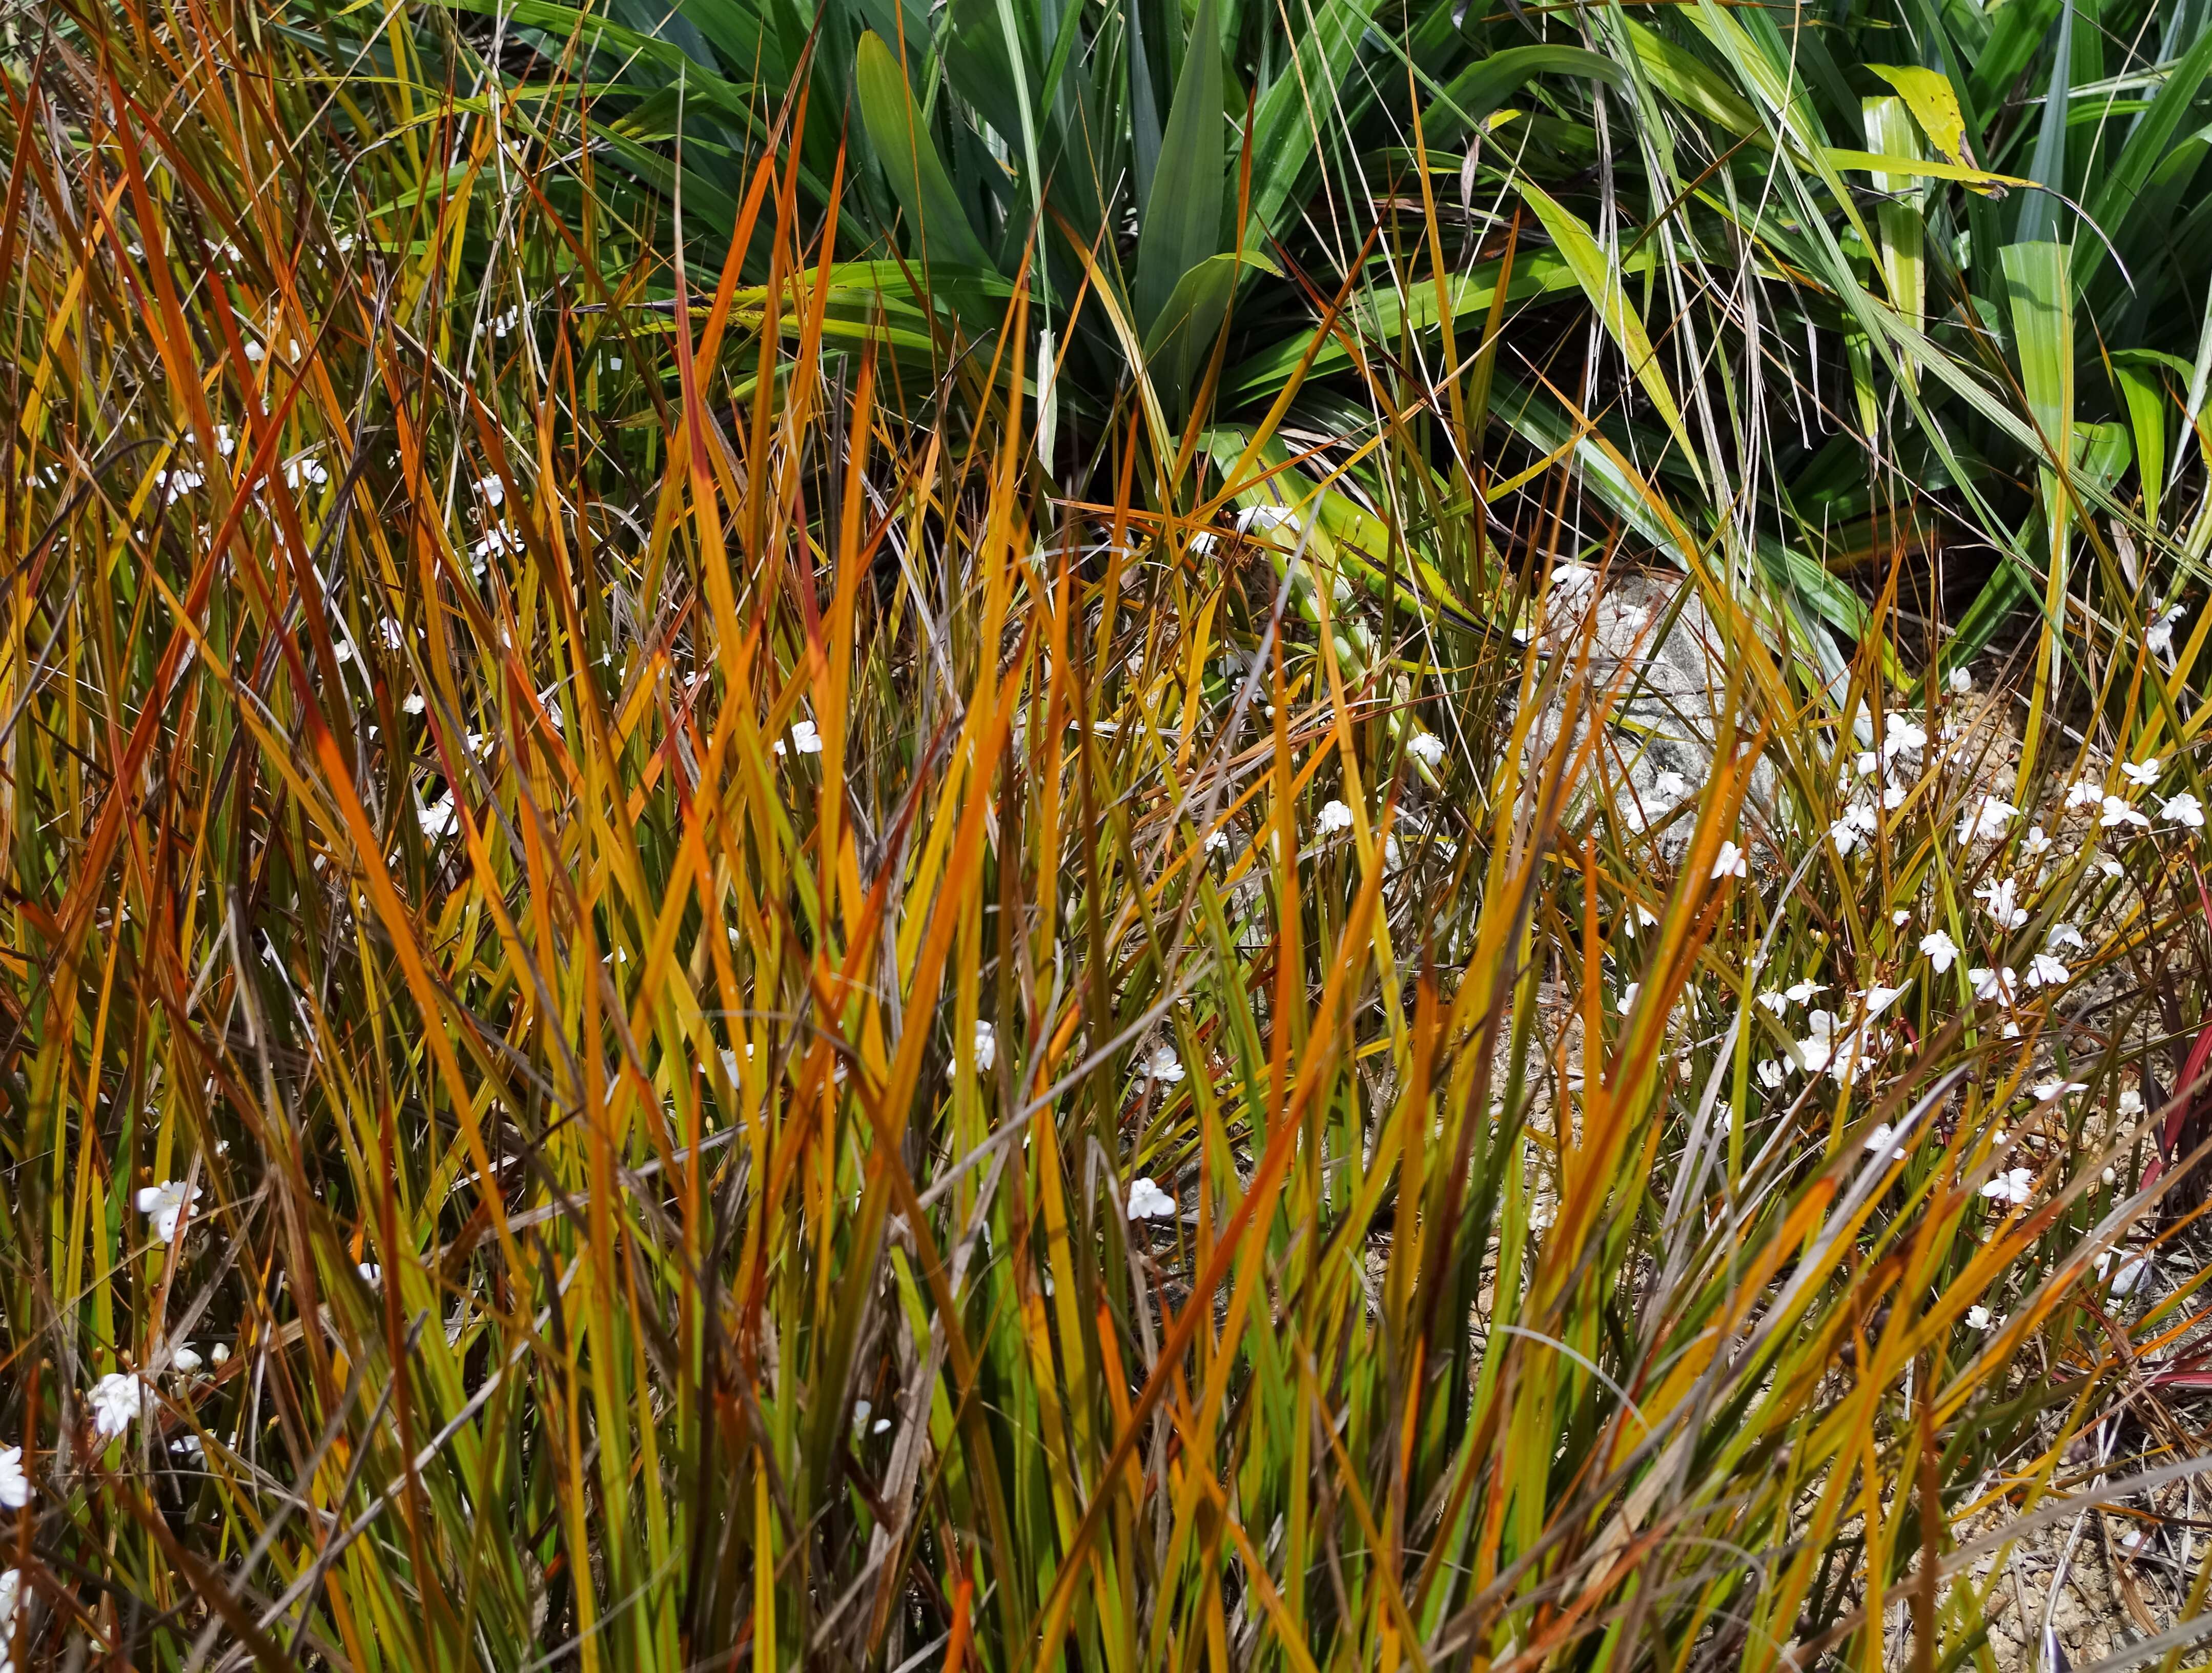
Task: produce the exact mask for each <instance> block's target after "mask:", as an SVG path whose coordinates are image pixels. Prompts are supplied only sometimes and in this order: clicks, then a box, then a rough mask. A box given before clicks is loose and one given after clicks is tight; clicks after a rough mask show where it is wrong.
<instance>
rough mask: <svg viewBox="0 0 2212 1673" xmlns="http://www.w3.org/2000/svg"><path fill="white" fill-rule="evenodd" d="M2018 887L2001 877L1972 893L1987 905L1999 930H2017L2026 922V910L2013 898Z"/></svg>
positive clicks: (2011, 880)
mask: <svg viewBox="0 0 2212 1673" xmlns="http://www.w3.org/2000/svg"><path fill="white" fill-rule="evenodd" d="M2018 886H2019V885H2017V884H2015V882H2014V881H2013V879H2010V878H2008V877H2003V878H1999V879H1997V880H1996V881H1995V882H1994V883H1984V885H1982V886H1981V887H1980V888H1978V889H1977V890H1975V891H1974V898H1975V899H1977V900H1980V901H1986V902H1987V903H1989V910H1990V916H1991V917H1993V918H1995V919H1996V921H1997V928H1999V929H2017V928H2020V927H2021V925H2022V924H2024V923H2026V922H2027V908H2026V907H2025V906H2021V905H2019V904H2018V903H2015V900H2014V898H2013V897H2014V893H2015V890H2016V889H2017V888H2018Z"/></svg>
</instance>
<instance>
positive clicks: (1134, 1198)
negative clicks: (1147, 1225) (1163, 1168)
mask: <svg viewBox="0 0 2212 1673" xmlns="http://www.w3.org/2000/svg"><path fill="white" fill-rule="evenodd" d="M1175 1211H1176V1200H1175V1199H1174V1198H1173V1197H1171V1196H1170V1195H1168V1194H1167V1193H1166V1192H1165V1191H1164V1190H1162V1189H1160V1188H1159V1186H1158V1185H1157V1184H1156V1183H1153V1181H1152V1177H1151V1176H1150V1175H1148V1174H1147V1175H1142V1176H1139V1177H1138V1178H1137V1180H1136V1181H1135V1182H1134V1183H1132V1184H1131V1185H1130V1187H1129V1218H1130V1219H1131V1220H1171V1219H1173V1218H1174V1217H1175Z"/></svg>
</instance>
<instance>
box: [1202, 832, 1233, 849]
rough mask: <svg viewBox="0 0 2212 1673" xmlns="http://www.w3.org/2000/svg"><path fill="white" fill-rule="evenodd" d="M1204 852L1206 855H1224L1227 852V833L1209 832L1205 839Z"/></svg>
mask: <svg viewBox="0 0 2212 1673" xmlns="http://www.w3.org/2000/svg"><path fill="white" fill-rule="evenodd" d="M1228 851H1229V833H1228V832H1227V831H1225V830H1215V831H1209V832H1208V833H1207V835H1206V852H1207V853H1208V854H1226V853H1227V852H1228Z"/></svg>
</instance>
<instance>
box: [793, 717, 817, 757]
mask: <svg viewBox="0 0 2212 1673" xmlns="http://www.w3.org/2000/svg"><path fill="white" fill-rule="evenodd" d="M791 746H792V748H793V749H795V750H797V751H799V753H800V754H801V755H819V754H821V753H822V734H821V733H820V732H819V731H818V730H817V729H816V727H815V725H814V722H813V721H793V723H792V727H791Z"/></svg>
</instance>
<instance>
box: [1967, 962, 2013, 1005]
mask: <svg viewBox="0 0 2212 1673" xmlns="http://www.w3.org/2000/svg"><path fill="white" fill-rule="evenodd" d="M1966 980H1967V981H1968V982H1970V983H1972V984H1973V988H1974V997H1975V998H1976V999H1995V1000H2002V1001H2003V1002H2004V1003H2006V1004H2007V1005H2009V1004H2011V1003H2012V996H2013V990H2014V986H2015V983H2016V982H2017V981H2018V978H2017V977H2016V976H2015V975H2014V974H2013V970H2012V966H2011V965H2009V964H2008V965H2006V966H2005V967H2004V968H2003V969H2002V970H1983V969H1975V970H1968V971H1967V972H1966Z"/></svg>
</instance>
